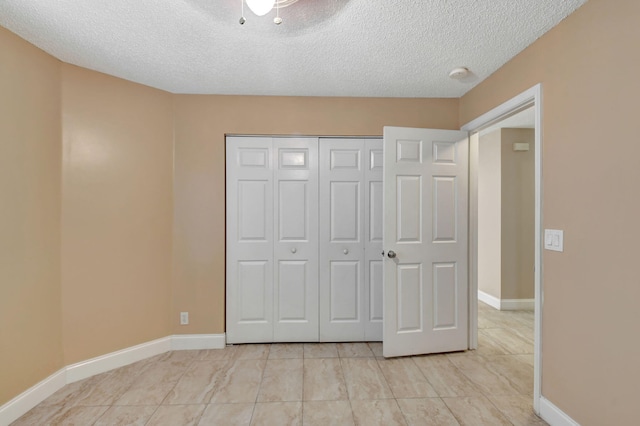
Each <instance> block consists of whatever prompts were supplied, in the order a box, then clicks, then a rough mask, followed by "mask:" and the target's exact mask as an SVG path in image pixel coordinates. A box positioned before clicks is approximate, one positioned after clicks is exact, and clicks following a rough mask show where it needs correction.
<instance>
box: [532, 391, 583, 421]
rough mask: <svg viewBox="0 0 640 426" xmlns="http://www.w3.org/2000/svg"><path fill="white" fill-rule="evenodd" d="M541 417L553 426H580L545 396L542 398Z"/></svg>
mask: <svg viewBox="0 0 640 426" xmlns="http://www.w3.org/2000/svg"><path fill="white" fill-rule="evenodd" d="M540 417H542V420H544V421H545V422H547V423H549V424H550V425H551V426H580V424H578V422H576V421H575V420H573V419H572V418H571V417H569V416H568V415H567V413H565V412H564V411H562V410H561V409H559V408H558V407H556V406H555V405H554V404H553V403H552V402H551V401H549V400H548V399H546V398H545V397H544V396H541V397H540Z"/></svg>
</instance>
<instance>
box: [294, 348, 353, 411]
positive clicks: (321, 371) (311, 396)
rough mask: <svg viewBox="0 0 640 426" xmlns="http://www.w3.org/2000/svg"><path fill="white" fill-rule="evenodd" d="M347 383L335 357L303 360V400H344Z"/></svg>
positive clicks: (346, 396) (346, 395)
mask: <svg viewBox="0 0 640 426" xmlns="http://www.w3.org/2000/svg"><path fill="white" fill-rule="evenodd" d="M346 399H349V397H348V394H347V385H346V383H345V380H344V375H343V373H342V365H341V364H340V360H339V359H337V358H318V359H305V360H304V400H305V401H317V400H346Z"/></svg>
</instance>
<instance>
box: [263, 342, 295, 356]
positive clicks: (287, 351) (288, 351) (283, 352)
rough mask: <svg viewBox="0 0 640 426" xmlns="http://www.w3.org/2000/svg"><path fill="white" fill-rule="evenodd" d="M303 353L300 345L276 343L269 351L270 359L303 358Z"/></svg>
mask: <svg viewBox="0 0 640 426" xmlns="http://www.w3.org/2000/svg"><path fill="white" fill-rule="evenodd" d="M302 353H303V349H302V345H301V344H299V343H297V344H296V343H274V344H272V345H271V349H269V359H286V358H302Z"/></svg>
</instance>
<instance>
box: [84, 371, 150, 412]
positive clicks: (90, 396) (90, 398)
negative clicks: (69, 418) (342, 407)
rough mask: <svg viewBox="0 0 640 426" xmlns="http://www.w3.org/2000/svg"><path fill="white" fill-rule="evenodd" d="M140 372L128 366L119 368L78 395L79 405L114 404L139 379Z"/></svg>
mask: <svg viewBox="0 0 640 426" xmlns="http://www.w3.org/2000/svg"><path fill="white" fill-rule="evenodd" d="M137 377H138V373H137V372H136V371H135V370H133V369H131V368H127V367H123V368H118V369H117V370H114V371H112V372H111V373H108V374H107V376H106V377H105V378H104V379H103V380H101V381H100V382H99V383H97V384H96V385H95V386H92V387H90V388H88V389H86V390H85V391H84V392H83V393H82V394H80V395H79V396H78V401H77V403H76V404H77V405H83V406H96V405H113V404H114V403H115V402H116V401H117V400H118V399H119V398H120V397H121V396H122V395H123V394H124V393H125V392H126V391H127V390H128V389H129V388H130V387H131V385H132V384H133V383H134V382H135V381H136V380H137Z"/></svg>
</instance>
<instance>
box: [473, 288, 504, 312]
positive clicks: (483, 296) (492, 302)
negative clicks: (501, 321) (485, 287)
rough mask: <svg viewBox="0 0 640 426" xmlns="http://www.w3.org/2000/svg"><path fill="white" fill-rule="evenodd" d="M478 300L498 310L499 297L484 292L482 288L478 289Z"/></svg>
mask: <svg viewBox="0 0 640 426" xmlns="http://www.w3.org/2000/svg"><path fill="white" fill-rule="evenodd" d="M478 300H479V301H481V302H484V303H486V304H487V305H489V306H491V307H492V308H494V309H497V310H500V299H498V298H497V297H495V296H492V295H490V294H489V293H485V292H484V291H482V290H478Z"/></svg>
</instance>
